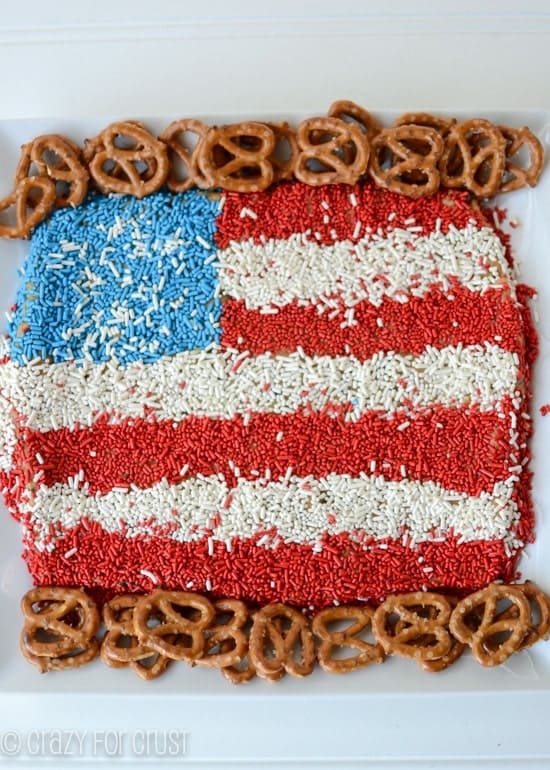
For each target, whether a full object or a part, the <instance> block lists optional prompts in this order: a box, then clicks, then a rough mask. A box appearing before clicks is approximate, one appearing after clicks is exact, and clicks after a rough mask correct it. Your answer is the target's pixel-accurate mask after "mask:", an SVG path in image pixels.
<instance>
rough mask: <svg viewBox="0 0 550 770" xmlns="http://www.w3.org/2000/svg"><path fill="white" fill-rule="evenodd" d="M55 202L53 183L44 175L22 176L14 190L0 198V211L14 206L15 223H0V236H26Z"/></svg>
mask: <svg viewBox="0 0 550 770" xmlns="http://www.w3.org/2000/svg"><path fill="white" fill-rule="evenodd" d="M54 204H55V185H54V183H53V182H52V180H51V179H48V177H45V176H30V177H23V179H20V180H19V182H18V183H17V186H16V188H15V190H14V191H13V192H12V193H11V195H8V196H7V197H6V198H4V199H3V200H0V213H2V212H3V211H7V210H8V209H9V208H11V207H12V206H15V224H13V225H9V224H5V225H3V224H0V238H28V237H29V235H30V234H31V230H32V229H33V227H36V225H38V224H40V222H42V220H43V219H44V218H45V217H46V216H47V215H48V214H49V213H50V211H51V210H52V208H53V207H54Z"/></svg>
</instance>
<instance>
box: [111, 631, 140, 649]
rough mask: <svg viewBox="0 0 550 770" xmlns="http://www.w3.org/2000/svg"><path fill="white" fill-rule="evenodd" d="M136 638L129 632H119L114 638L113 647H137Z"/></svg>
mask: <svg viewBox="0 0 550 770" xmlns="http://www.w3.org/2000/svg"><path fill="white" fill-rule="evenodd" d="M137 644H138V642H137V639H136V637H135V636H132V635H130V634H121V635H120V636H119V637H118V639H117V640H116V644H115V647H117V648H118V649H120V650H130V649H132V648H133V647H137Z"/></svg>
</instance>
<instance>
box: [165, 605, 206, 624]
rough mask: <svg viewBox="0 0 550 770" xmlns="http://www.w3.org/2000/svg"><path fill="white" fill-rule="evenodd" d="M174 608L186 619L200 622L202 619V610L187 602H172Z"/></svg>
mask: <svg viewBox="0 0 550 770" xmlns="http://www.w3.org/2000/svg"><path fill="white" fill-rule="evenodd" d="M172 609H173V610H174V612H176V613H177V614H178V615H180V616H181V617H182V618H184V619H185V620H190V621H191V622H193V623H198V622H199V621H200V620H201V619H202V616H203V614H202V611H201V610H199V609H197V608H196V607H190V606H189V605H187V604H172Z"/></svg>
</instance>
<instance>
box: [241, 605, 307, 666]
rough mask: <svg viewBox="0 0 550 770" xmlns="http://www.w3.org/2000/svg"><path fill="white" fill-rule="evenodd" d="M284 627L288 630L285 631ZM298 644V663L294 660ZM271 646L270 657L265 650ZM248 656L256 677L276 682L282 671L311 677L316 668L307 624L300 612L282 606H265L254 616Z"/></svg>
mask: <svg viewBox="0 0 550 770" xmlns="http://www.w3.org/2000/svg"><path fill="white" fill-rule="evenodd" d="M285 625H288V628H287V629H285ZM297 645H298V647H299V650H300V657H301V660H295V658H294V650H295V647H296V646H297ZM269 646H271V647H272V653H273V654H272V655H270V654H269V652H268V648H269ZM248 653H249V656H250V660H251V661H252V663H253V665H254V666H255V668H256V672H257V674H258V676H261V677H262V678H263V679H268V680H269V681H276V680H277V679H280V678H281V677H283V676H284V675H285V672H286V673H288V674H291V675H292V676H296V677H304V676H307V675H308V674H311V672H312V671H313V667H314V665H315V643H314V640H313V634H312V633H311V628H310V625H309V623H308V621H307V619H306V618H305V617H304V616H303V615H302V613H301V612H298V610H295V609H294V608H293V607H287V606H286V605H285V604H268V605H266V606H265V607H262V608H261V609H260V610H258V612H257V613H256V614H255V615H254V622H253V624H252V631H251V632H250V642H249V651H248Z"/></svg>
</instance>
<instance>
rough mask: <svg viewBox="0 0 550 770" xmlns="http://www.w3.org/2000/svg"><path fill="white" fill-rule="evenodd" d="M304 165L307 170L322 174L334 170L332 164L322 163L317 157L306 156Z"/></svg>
mask: <svg viewBox="0 0 550 770" xmlns="http://www.w3.org/2000/svg"><path fill="white" fill-rule="evenodd" d="M305 167H306V168H307V169H308V171H312V172H313V173H314V174H322V173H325V172H327V171H334V169H333V168H332V166H329V165H328V164H326V163H323V162H322V161H321V160H319V159H318V158H308V159H307V160H306V162H305Z"/></svg>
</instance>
